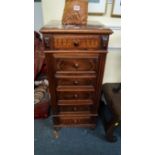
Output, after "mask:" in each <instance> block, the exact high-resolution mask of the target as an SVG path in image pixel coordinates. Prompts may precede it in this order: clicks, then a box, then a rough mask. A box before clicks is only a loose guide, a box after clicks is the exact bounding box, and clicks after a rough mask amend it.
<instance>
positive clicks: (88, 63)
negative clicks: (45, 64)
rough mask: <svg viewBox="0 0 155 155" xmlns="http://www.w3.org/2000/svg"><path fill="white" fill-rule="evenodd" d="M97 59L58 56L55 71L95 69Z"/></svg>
mask: <svg viewBox="0 0 155 155" xmlns="http://www.w3.org/2000/svg"><path fill="white" fill-rule="evenodd" d="M97 61H98V59H93V58H92V59H84V58H78V59H76V58H62V59H61V58H60V59H56V70H57V71H96V70H97V64H98V63H97Z"/></svg>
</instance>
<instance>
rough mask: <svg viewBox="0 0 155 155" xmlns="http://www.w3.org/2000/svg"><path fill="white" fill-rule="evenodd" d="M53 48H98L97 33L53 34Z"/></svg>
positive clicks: (99, 45) (99, 46)
mask: <svg viewBox="0 0 155 155" xmlns="http://www.w3.org/2000/svg"><path fill="white" fill-rule="evenodd" d="M53 48H54V49H100V48H101V39H100V36H99V35H54V36H53Z"/></svg>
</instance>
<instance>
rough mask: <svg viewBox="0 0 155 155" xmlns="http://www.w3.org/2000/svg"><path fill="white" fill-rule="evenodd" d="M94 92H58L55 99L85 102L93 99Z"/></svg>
mask: <svg viewBox="0 0 155 155" xmlns="http://www.w3.org/2000/svg"><path fill="white" fill-rule="evenodd" d="M93 98H94V92H78V91H75V92H65V91H64V92H58V93H57V99H58V100H86V99H93Z"/></svg>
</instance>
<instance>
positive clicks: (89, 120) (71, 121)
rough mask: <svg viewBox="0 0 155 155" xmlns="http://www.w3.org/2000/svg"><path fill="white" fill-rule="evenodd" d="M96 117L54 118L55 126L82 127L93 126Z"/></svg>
mask: <svg viewBox="0 0 155 155" xmlns="http://www.w3.org/2000/svg"><path fill="white" fill-rule="evenodd" d="M95 120H96V117H93V116H82V117H80V116H73V117H71V116H70V117H69V116H63V117H61V116H59V117H55V118H54V124H55V125H82V124H83V125H84V124H95V122H96V121H95Z"/></svg>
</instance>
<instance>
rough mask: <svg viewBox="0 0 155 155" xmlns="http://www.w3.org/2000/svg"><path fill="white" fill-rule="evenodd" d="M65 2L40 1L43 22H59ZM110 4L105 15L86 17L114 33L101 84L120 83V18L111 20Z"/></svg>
mask: <svg viewBox="0 0 155 155" xmlns="http://www.w3.org/2000/svg"><path fill="white" fill-rule="evenodd" d="M64 4H65V0H42V8H43V22H44V24H46V23H48V22H49V21H51V20H61V18H62V14H63V8H64ZM111 7H112V4H111V3H108V4H107V13H106V14H105V15H103V16H88V20H91V21H99V22H101V23H102V24H104V25H107V26H109V27H110V28H111V29H112V30H113V31H114V33H113V34H112V35H111V36H110V41H109V53H108V55H107V59H106V66H105V73H104V78H103V83H106V82H120V81H121V25H120V24H121V23H120V22H121V21H120V18H111V17H110V14H111Z"/></svg>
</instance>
